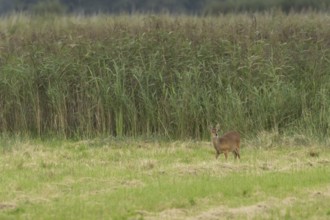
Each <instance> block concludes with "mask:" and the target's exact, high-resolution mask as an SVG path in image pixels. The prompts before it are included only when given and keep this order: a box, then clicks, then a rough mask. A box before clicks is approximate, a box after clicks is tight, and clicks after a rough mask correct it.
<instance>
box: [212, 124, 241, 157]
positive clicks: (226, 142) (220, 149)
mask: <svg viewBox="0 0 330 220" xmlns="http://www.w3.org/2000/svg"><path fill="white" fill-rule="evenodd" d="M219 129H220V125H219V124H217V126H216V127H215V128H214V127H213V126H211V127H210V131H211V140H212V143H213V146H214V149H215V151H216V154H215V158H216V159H218V157H219V155H220V154H221V153H224V155H225V159H226V160H227V157H228V152H232V153H233V154H234V156H235V160H236V159H237V158H238V159H241V156H240V154H239V148H240V134H239V133H238V132H237V131H229V132H227V133H225V134H224V135H222V136H221V137H219V136H218V132H219Z"/></svg>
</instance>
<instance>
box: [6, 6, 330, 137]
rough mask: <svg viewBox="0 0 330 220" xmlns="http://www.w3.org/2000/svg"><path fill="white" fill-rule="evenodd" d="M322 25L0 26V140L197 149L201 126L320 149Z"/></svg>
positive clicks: (17, 18) (324, 80) (121, 20)
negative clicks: (284, 137) (174, 142)
mask: <svg viewBox="0 0 330 220" xmlns="http://www.w3.org/2000/svg"><path fill="white" fill-rule="evenodd" d="M329 23H330V17H329V16H328V15H326V14H318V13H308V14H289V15H284V14H282V13H278V12H275V13H273V14H256V15H253V16H251V15H248V14H240V15H226V16H219V17H203V18H202V17H190V16H176V17H175V16H172V17H171V16H167V15H160V16H154V15H132V16H126V15H121V16H103V15H97V16H92V17H79V16H73V17H70V16H67V17H57V18H56V19H53V18H52V19H45V18H38V17H29V16H26V15H22V14H17V15H12V16H9V17H6V18H4V19H2V20H1V21H0V30H1V34H0V37H1V41H0V42H1V44H0V64H1V65H0V71H1V74H0V102H1V103H0V130H1V131H2V132H8V133H26V134H30V135H37V136H43V135H58V136H62V137H73V136H85V137H93V136H96V135H114V136H140V135H143V136H144V135H146V136H150V135H161V136H167V137H171V138H197V139H200V138H206V137H208V130H207V127H208V125H209V124H210V123H215V122H219V123H220V124H221V125H222V128H223V130H227V129H237V130H239V131H240V132H241V133H243V135H250V134H255V133H257V132H259V131H263V130H274V129H275V130H277V131H279V132H290V133H302V134H308V135H316V136H318V137H321V138H322V137H324V136H326V135H329V133H330V132H329V125H330V101H329V98H328V97H329V94H330V91H329V90H330V75H329V74H328V73H329V72H330V51H329V46H330V37H329V36H330V26H329V25H328V24H329Z"/></svg>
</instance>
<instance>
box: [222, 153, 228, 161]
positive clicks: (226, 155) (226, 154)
mask: <svg viewBox="0 0 330 220" xmlns="http://www.w3.org/2000/svg"><path fill="white" fill-rule="evenodd" d="M223 153H224V155H225V158H226V160H227V157H228V153H227V151H225V152H223Z"/></svg>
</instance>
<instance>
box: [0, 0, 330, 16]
mask: <svg viewBox="0 0 330 220" xmlns="http://www.w3.org/2000/svg"><path fill="white" fill-rule="evenodd" d="M329 8H330V0H290V1H287V0H93V1H90V0H0V14H8V13H11V12H17V11H18V12H22V11H23V12H29V13H33V14H43V13H45V14H48V13H55V14H60V13H83V14H95V13H112V14H115V13H117V14H118V13H134V12H138V13H180V14H182V13H186V14H198V15H205V14H226V13H239V12H257V11H259V12H260V11H268V10H272V9H277V10H282V11H284V12H286V13H289V12H291V11H295V12H302V11H306V10H313V11H327V10H328V9H329Z"/></svg>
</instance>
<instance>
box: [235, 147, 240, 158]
mask: <svg viewBox="0 0 330 220" xmlns="http://www.w3.org/2000/svg"><path fill="white" fill-rule="evenodd" d="M234 152H235V159H236V158H237V157H238V159H241V156H240V154H239V149H238V148H236V149H235V151H234Z"/></svg>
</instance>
